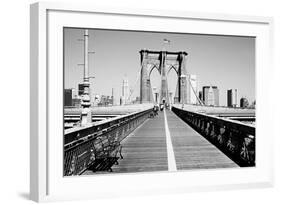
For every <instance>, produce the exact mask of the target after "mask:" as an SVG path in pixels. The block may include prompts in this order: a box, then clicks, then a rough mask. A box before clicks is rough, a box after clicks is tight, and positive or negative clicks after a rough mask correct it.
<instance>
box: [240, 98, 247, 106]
mask: <svg viewBox="0 0 281 205" xmlns="http://www.w3.org/2000/svg"><path fill="white" fill-rule="evenodd" d="M240 107H242V108H247V107H249V101H248V100H247V98H245V97H242V98H241V99H240Z"/></svg>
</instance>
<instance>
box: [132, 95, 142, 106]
mask: <svg viewBox="0 0 281 205" xmlns="http://www.w3.org/2000/svg"><path fill="white" fill-rule="evenodd" d="M132 103H133V104H140V97H138V96H137V97H136V99H135V100H133V101H132Z"/></svg>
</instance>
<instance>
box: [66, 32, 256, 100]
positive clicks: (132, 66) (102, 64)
mask: <svg viewBox="0 0 281 205" xmlns="http://www.w3.org/2000/svg"><path fill="white" fill-rule="evenodd" d="M83 32H84V30H83V29H76V28H65V29H64V82H65V88H75V89H76V92H77V89H78V88H77V87H78V83H82V81H83V66H81V65H80V66H79V64H83V55H84V44H83V41H79V39H83ZM163 39H168V40H170V44H166V45H165V49H166V50H168V51H175V52H178V51H186V52H187V53H188V57H187V62H186V70H187V73H188V74H193V75H196V76H197V84H198V87H197V89H198V90H202V86H210V85H212V86H217V87H218V89H219V102H220V106H226V104H227V89H237V90H238V100H239V99H240V98H241V97H246V98H247V99H248V100H249V102H250V103H251V102H252V101H254V100H255V38H253V37H244V36H243V37H239V36H220V35H200V34H179V33H157V32H141V31H121V30H98V29H89V51H90V52H95V53H93V54H92V53H91V54H89V72H90V76H92V77H95V78H93V79H91V80H90V82H91V89H92V92H93V93H95V94H98V95H102V94H103V95H111V93H112V88H113V89H114V97H115V98H116V97H117V98H119V97H120V96H121V88H122V80H123V79H124V78H127V79H128V80H129V86H130V88H131V89H132V90H133V93H132V97H133V98H135V97H136V96H139V93H140V80H139V79H140V69H141V66H140V54H139V51H140V50H142V49H148V50H157V51H158V50H162V49H163V47H164V43H163ZM151 84H152V87H155V88H156V89H158V88H159V87H160V75H159V74H158V73H157V71H156V69H154V71H153V72H152V74H151ZM168 87H169V91H171V92H175V89H176V74H175V72H170V74H169V75H168Z"/></svg>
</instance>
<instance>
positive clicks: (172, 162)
mask: <svg viewBox="0 0 281 205" xmlns="http://www.w3.org/2000/svg"><path fill="white" fill-rule="evenodd" d="M164 121H165V133H166V145H167V157H168V170H169V171H177V163H176V158H175V153H174V149H173V145H172V139H171V134H170V130H169V126H168V121H167V115H166V111H165V109H164Z"/></svg>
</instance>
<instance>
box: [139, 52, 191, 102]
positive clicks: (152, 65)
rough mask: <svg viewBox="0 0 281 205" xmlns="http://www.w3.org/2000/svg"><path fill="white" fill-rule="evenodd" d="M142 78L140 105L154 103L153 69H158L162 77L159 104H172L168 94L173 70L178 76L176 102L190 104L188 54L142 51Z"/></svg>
mask: <svg viewBox="0 0 281 205" xmlns="http://www.w3.org/2000/svg"><path fill="white" fill-rule="evenodd" d="M140 57H141V78H140V103H153V101H154V100H153V94H152V88H151V83H150V74H151V72H152V70H153V69H157V70H158V72H159V74H160V75H161V88H160V93H159V94H160V96H159V102H161V103H170V102H169V101H170V99H169V93H168V81H167V75H168V73H169V72H170V71H171V70H174V71H175V72H176V74H177V77H178V80H177V87H176V93H175V101H176V102H178V103H188V102H189V99H188V96H189V95H188V93H187V92H188V91H189V90H190V89H187V88H188V87H189V83H188V82H187V72H186V58H187V53H186V52H169V51H149V50H141V51H140Z"/></svg>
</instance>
